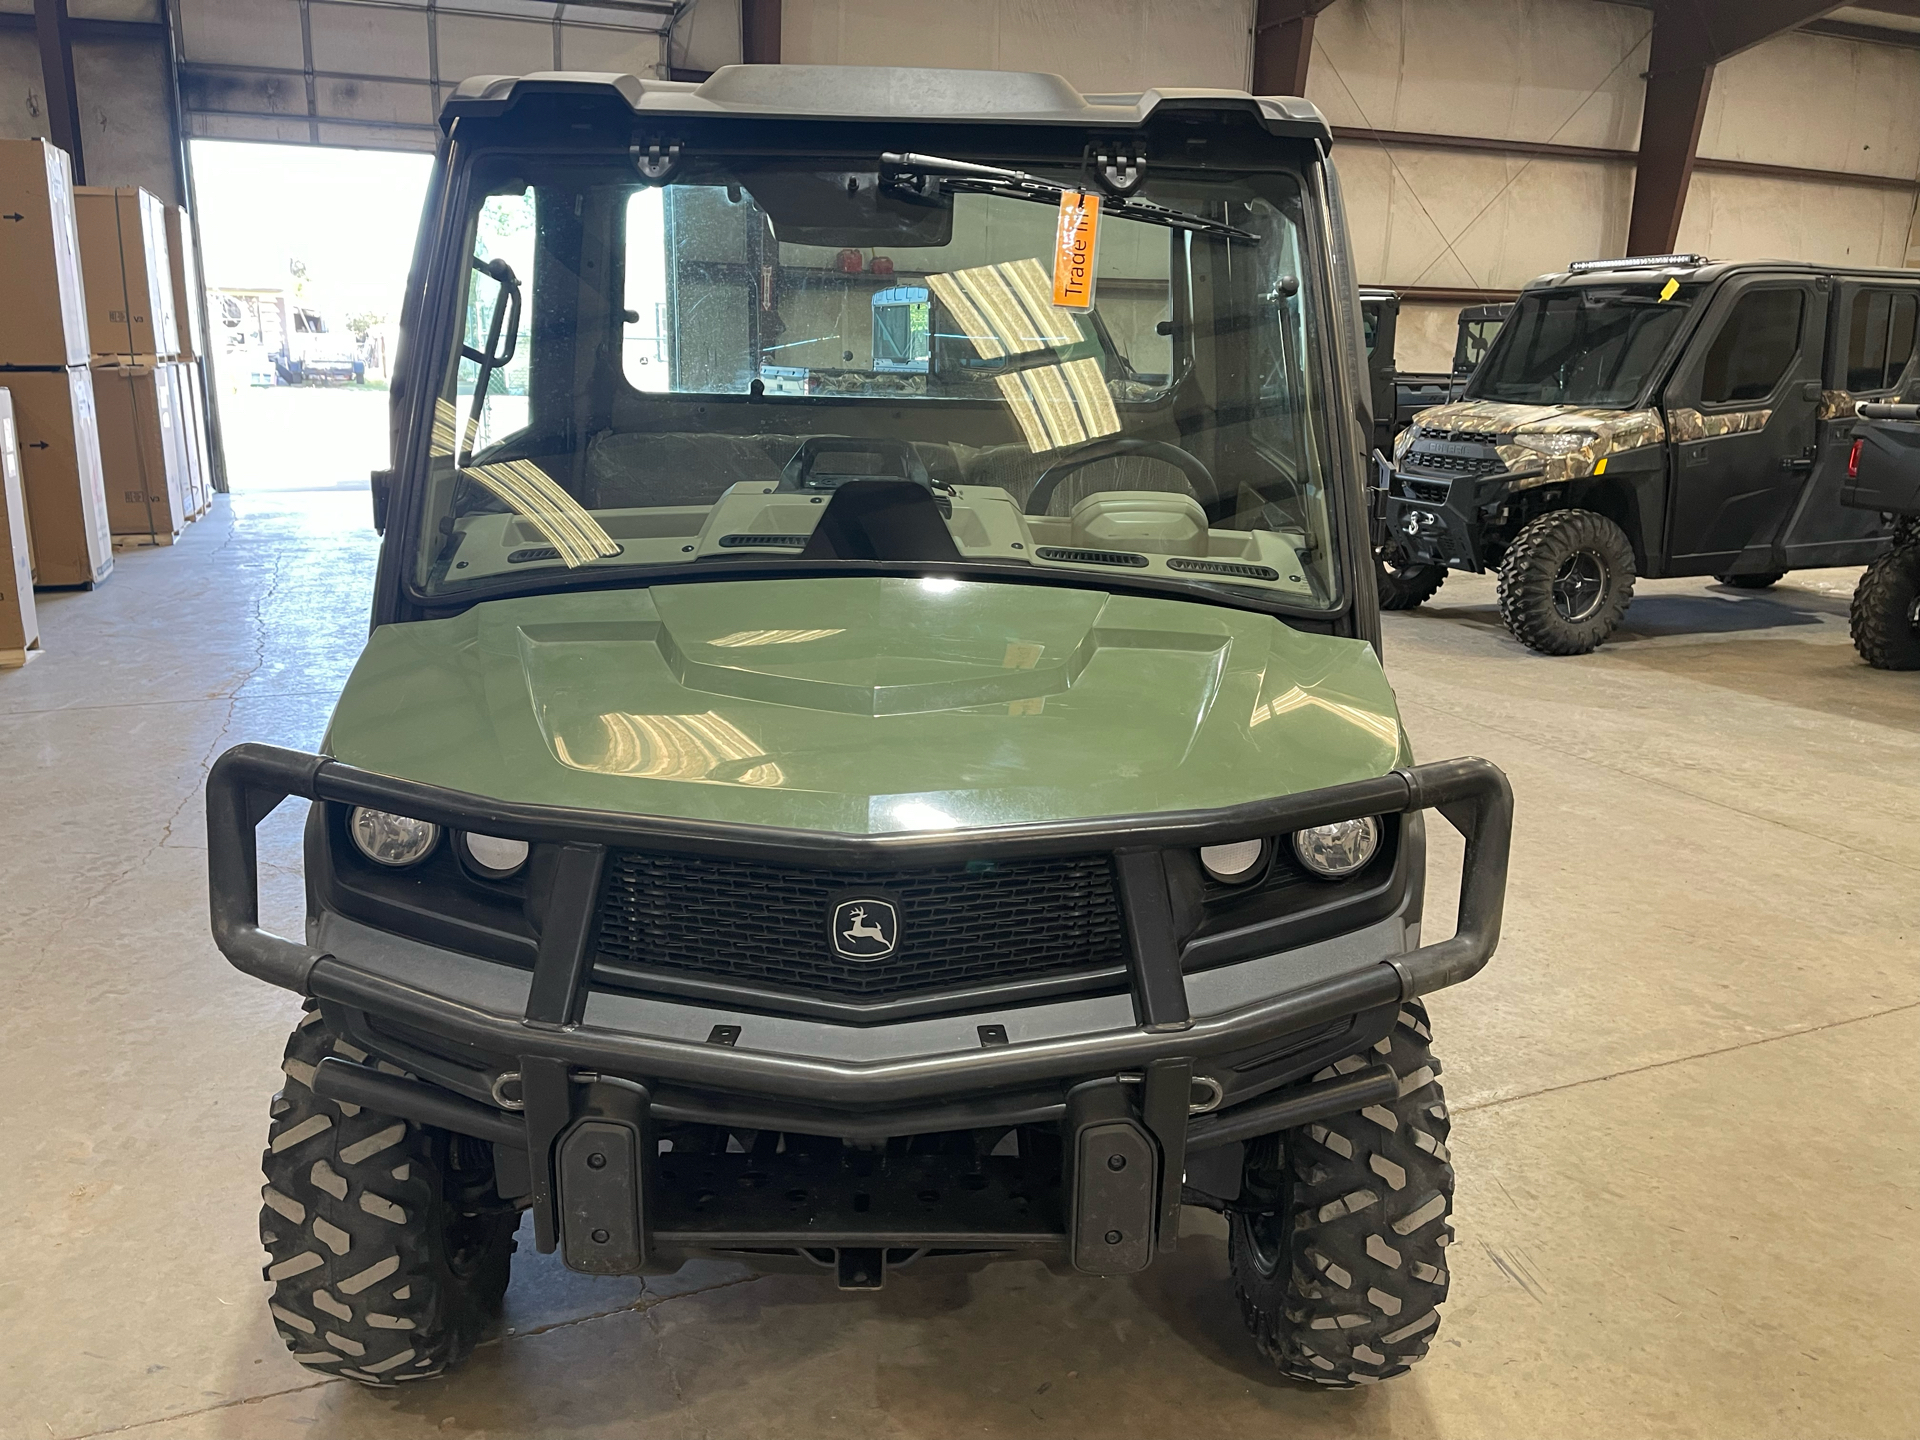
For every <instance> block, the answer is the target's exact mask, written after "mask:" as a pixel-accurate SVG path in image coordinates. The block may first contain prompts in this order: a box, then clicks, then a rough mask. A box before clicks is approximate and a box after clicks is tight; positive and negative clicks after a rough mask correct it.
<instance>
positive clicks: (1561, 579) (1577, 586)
mask: <svg viewBox="0 0 1920 1440" xmlns="http://www.w3.org/2000/svg"><path fill="white" fill-rule="evenodd" d="M1606 594H1607V564H1606V561H1604V560H1602V559H1601V558H1600V557H1599V556H1598V555H1597V554H1595V553H1594V552H1593V551H1591V550H1576V551H1574V552H1573V554H1571V555H1569V556H1568V557H1567V558H1566V559H1565V560H1563V561H1561V562H1560V569H1559V570H1558V572H1556V573H1555V575H1554V577H1553V608H1554V609H1555V610H1557V611H1559V612H1560V618H1561V619H1562V620H1565V621H1568V622H1569V623H1571V624H1576V625H1577V624H1579V623H1580V622H1581V621H1583V620H1588V619H1591V618H1592V617H1593V614H1594V612H1595V611H1597V610H1598V609H1599V608H1600V603H1601V601H1603V600H1604V599H1605V598H1606Z"/></svg>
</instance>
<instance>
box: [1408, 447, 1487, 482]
mask: <svg viewBox="0 0 1920 1440" xmlns="http://www.w3.org/2000/svg"><path fill="white" fill-rule="evenodd" d="M1407 468H1408V469H1409V470H1434V471H1438V472H1439V473H1441V474H1443V475H1491V474H1493V472H1494V471H1496V470H1498V469H1500V457H1499V456H1498V455H1442V454H1439V453H1438V452H1436V451H1433V450H1422V449H1420V448H1419V447H1418V446H1416V447H1415V448H1413V449H1412V450H1409V451H1408V452H1407Z"/></svg>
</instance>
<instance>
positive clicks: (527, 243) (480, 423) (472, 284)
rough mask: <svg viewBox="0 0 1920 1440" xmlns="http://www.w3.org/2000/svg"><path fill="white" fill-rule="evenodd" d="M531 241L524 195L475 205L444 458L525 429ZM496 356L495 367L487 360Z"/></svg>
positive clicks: (529, 206)
mask: <svg viewBox="0 0 1920 1440" xmlns="http://www.w3.org/2000/svg"><path fill="white" fill-rule="evenodd" d="M533 237H534V195H533V191H532V190H530V189H529V190H522V191H520V192H518V193H514V194H506V195H489V196H487V198H486V199H485V201H484V202H482V204H481V206H480V214H479V216H478V218H477V220H476V221H475V225H474V237H473V264H472V266H471V267H470V268H469V269H468V271H467V304H466V318H465V322H464V324H463V326H462V330H461V341H460V359H459V367H458V370H457V378H456V380H455V384H454V390H455V406H454V408H455V410H456V411H457V425H458V431H457V441H456V440H454V439H448V443H447V446H446V449H445V451H444V453H447V454H452V453H454V452H455V450H457V451H458V453H459V454H460V455H461V456H462V457H463V458H464V457H466V456H469V455H471V454H472V453H473V452H474V451H476V450H484V449H486V448H487V447H488V446H491V445H497V444H499V443H500V441H501V440H503V439H504V438H506V437H507V436H509V435H515V434H518V433H519V432H520V431H522V430H524V429H526V427H527V367H528V364H529V357H530V356H531V355H532V352H533V345H532V338H533V337H532V333H531V331H532V322H533V307H532V306H531V305H530V304H529V303H527V302H528V300H529V299H530V298H531V296H532V293H533V283H534V275H533V249H534V246H533ZM489 267H490V268H489ZM503 267H504V268H503ZM489 345H491V346H492V349H491V351H489V349H488V347H489ZM502 357H504V360H503V363H497V364H496V363H494V361H495V360H496V359H501V358H502ZM483 377H484V382H483ZM476 392H478V396H477V398H476ZM443 418H447V417H443ZM441 438H447V437H441ZM436 448H439V447H438V446H436Z"/></svg>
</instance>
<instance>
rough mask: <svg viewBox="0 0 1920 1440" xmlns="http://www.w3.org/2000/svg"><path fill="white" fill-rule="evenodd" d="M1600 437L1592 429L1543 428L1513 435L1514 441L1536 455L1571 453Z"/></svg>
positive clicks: (1582, 448)
mask: <svg viewBox="0 0 1920 1440" xmlns="http://www.w3.org/2000/svg"><path fill="white" fill-rule="evenodd" d="M1599 438H1600V437H1599V436H1598V435H1596V434H1594V433H1593V432H1592V431H1591V430H1542V431H1535V432H1534V433H1532V434H1527V433H1525V432H1522V433H1521V434H1518V435H1516V436H1514V437H1513V443H1514V444H1516V445H1518V446H1519V447H1520V448H1521V449H1522V450H1531V451H1533V453H1534V454H1536V455H1571V454H1573V452H1574V451H1576V450H1584V449H1586V447H1587V446H1589V445H1591V444H1593V443H1594V441H1596V440H1598V439H1599Z"/></svg>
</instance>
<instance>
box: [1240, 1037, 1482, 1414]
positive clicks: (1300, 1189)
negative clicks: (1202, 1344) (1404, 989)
mask: <svg viewBox="0 0 1920 1440" xmlns="http://www.w3.org/2000/svg"><path fill="white" fill-rule="evenodd" d="M1431 1039H1432V1032H1431V1031H1430V1030H1429V1028H1428V1025H1427V1012H1426V1010H1425V1008H1424V1007H1423V1006H1421V1005H1420V1004H1419V1003H1418V1002H1414V1001H1409V1002H1408V1003H1407V1004H1405V1005H1403V1006H1401V1009H1400V1015H1399V1018H1398V1020H1397V1021H1396V1022H1395V1024H1394V1028H1393V1032H1392V1034H1391V1035H1389V1036H1388V1038H1387V1039H1385V1040H1383V1041H1381V1042H1380V1044H1379V1045H1378V1046H1376V1047H1375V1050H1376V1051H1378V1052H1379V1054H1378V1055H1368V1056H1366V1057H1365V1058H1364V1059H1362V1058H1359V1057H1354V1058H1350V1059H1347V1060H1343V1061H1341V1062H1340V1063H1339V1064H1338V1065H1336V1066H1334V1067H1332V1068H1331V1069H1329V1070H1327V1071H1324V1072H1322V1074H1323V1075H1325V1076H1326V1077H1328V1078H1331V1077H1332V1076H1333V1075H1334V1074H1335V1073H1338V1072H1344V1071H1350V1070H1355V1069H1358V1068H1360V1067H1361V1066H1362V1065H1365V1064H1367V1063H1369V1062H1372V1061H1375V1060H1376V1059H1384V1060H1385V1061H1386V1062H1387V1064H1389V1065H1391V1066H1392V1067H1393V1072H1394V1074H1396V1075H1397V1076H1399V1077H1400V1094H1399V1097H1398V1098H1397V1099H1395V1100H1393V1101H1392V1102H1390V1103H1388V1104H1385V1105H1370V1106H1368V1107H1367V1108H1366V1109H1365V1110H1361V1111H1359V1112H1357V1113H1354V1114H1350V1115H1341V1116H1336V1117H1335V1118H1333V1119H1330V1120H1326V1121H1323V1122H1321V1123H1319V1124H1315V1125H1308V1126H1305V1127H1303V1128H1301V1129H1299V1130H1292V1131H1289V1132H1287V1133H1286V1134H1285V1135H1273V1136H1267V1137H1265V1138H1264V1139H1262V1140H1259V1141H1254V1142H1252V1143H1250V1144H1249V1145H1248V1147H1247V1170H1246V1176H1245V1182H1244V1184H1243V1186H1242V1190H1241V1198H1240V1201H1239V1203H1238V1206H1237V1208H1234V1209H1233V1210H1231V1211H1230V1213H1229V1216H1228V1224H1229V1230H1228V1242H1227V1250H1228V1257H1229V1260H1230V1263H1231V1265H1232V1268H1233V1280H1234V1287H1235V1289H1236V1290H1237V1292H1238V1294H1239V1297H1240V1310H1241V1314H1242V1316H1243V1318H1244V1319H1245V1320H1246V1323H1247V1328H1248V1329H1249V1330H1251V1331H1252V1332H1253V1337H1254V1342H1255V1343H1256V1344H1257V1345H1258V1346H1259V1348H1260V1353H1261V1354H1262V1355H1264V1356H1265V1357H1266V1358H1267V1359H1268V1360H1269V1361H1271V1362H1272V1363H1273V1364H1274V1366H1275V1367H1276V1368H1278V1369H1279V1370H1280V1372H1281V1373H1282V1374H1284V1375H1287V1376H1289V1377H1291V1378H1292V1379H1295V1380H1304V1381H1309V1382H1311V1383H1313V1384H1315V1385H1323V1386H1330V1387H1333V1388H1336V1389H1345V1388H1347V1387H1349V1386H1353V1385H1367V1384H1371V1383H1373V1382H1374V1381H1376V1380H1385V1379H1387V1378H1389V1377H1391V1376H1394V1375H1399V1374H1402V1373H1404V1372H1405V1371H1406V1369H1407V1368H1408V1367H1409V1366H1410V1365H1412V1364H1413V1363H1414V1362H1415V1361H1416V1360H1418V1359H1420V1357H1421V1356H1423V1355H1425V1354H1426V1353H1427V1347H1428V1345H1430V1344H1431V1343H1432V1341H1433V1337H1434V1333H1435V1331H1436V1329H1437V1328H1438V1326H1439V1323H1440V1314H1439V1310H1438V1308H1437V1307H1438V1306H1439V1305H1440V1303H1441V1301H1443V1300H1445V1299H1446V1297H1447V1252H1446V1247H1447V1246H1448V1244H1450V1243H1451V1242H1452V1240H1453V1227H1452V1226H1451V1225H1450V1224H1448V1223H1447V1217H1448V1216H1449V1215H1450V1214H1451V1213H1452V1209H1453V1165H1452V1163H1451V1161H1450V1159H1449V1157H1448V1154H1447V1144H1446V1141H1447V1103H1446V1097H1445V1096H1444V1095H1443V1094H1442V1093H1441V1089H1440V1082H1439V1080H1438V1079H1437V1078H1436V1077H1437V1076H1438V1075H1439V1073H1440V1062H1439V1061H1438V1060H1436V1059H1434V1058H1433V1052H1432V1049H1431V1046H1430V1042H1431ZM1316 1078H1319V1077H1316Z"/></svg>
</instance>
